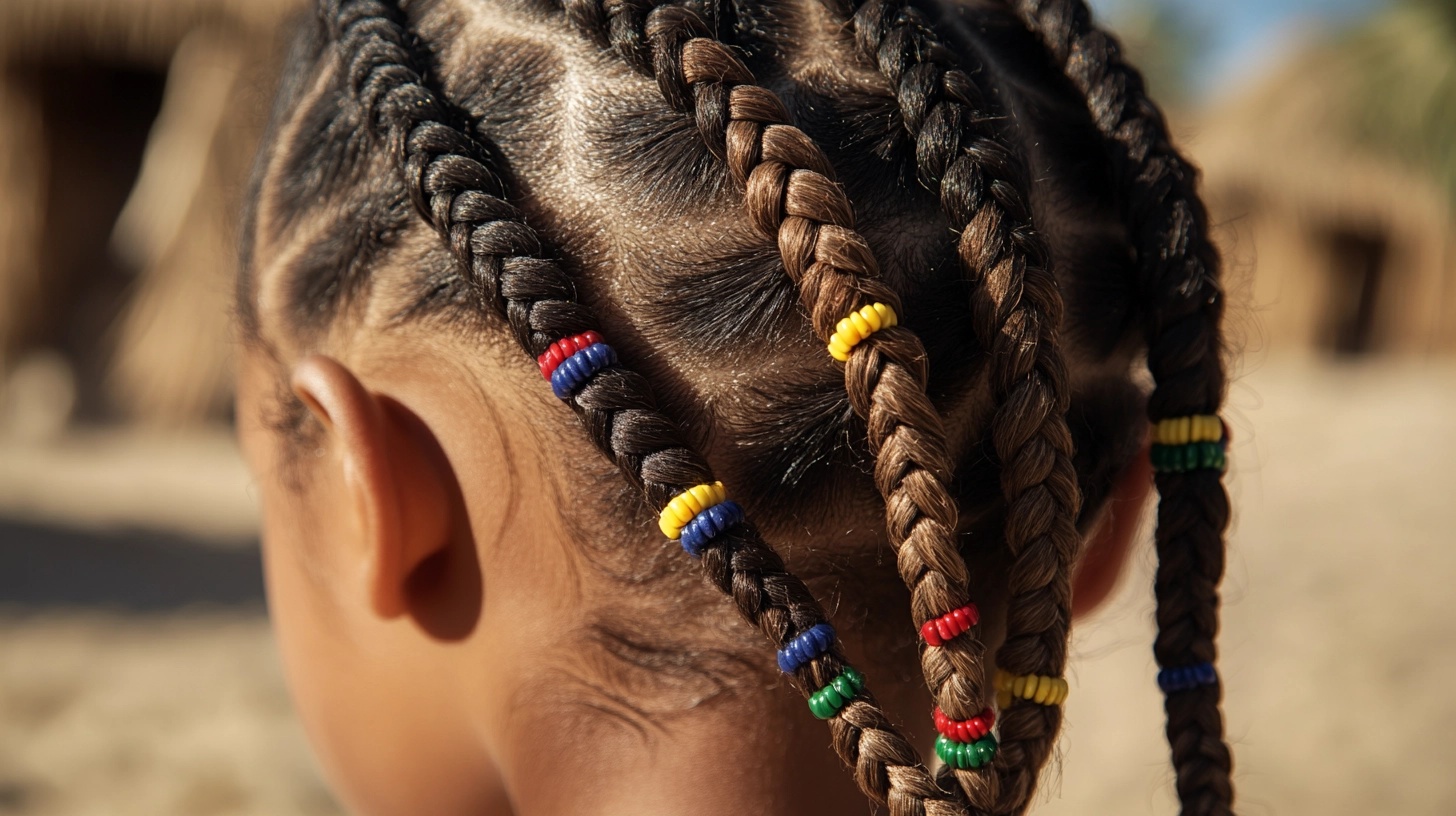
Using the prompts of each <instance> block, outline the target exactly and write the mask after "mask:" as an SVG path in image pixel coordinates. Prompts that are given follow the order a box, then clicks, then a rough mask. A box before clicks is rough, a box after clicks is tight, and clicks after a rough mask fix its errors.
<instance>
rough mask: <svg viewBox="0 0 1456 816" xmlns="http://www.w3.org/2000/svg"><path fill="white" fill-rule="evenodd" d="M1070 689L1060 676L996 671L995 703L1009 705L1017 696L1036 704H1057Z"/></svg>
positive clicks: (1064, 699) (1002, 705)
mask: <svg viewBox="0 0 1456 816" xmlns="http://www.w3.org/2000/svg"><path fill="white" fill-rule="evenodd" d="M1070 690H1071V687H1070V686H1068V685H1067V681H1066V680H1063V679H1062V678H1060V677H1043V676H1041V675H1036V674H1020V675H1017V674H1008V673H1006V672H997V673H996V704H997V705H999V706H1000V707H1002V708H1006V707H1007V706H1009V705H1011V702H1012V700H1014V699H1016V698H1018V697H1019V698H1021V699H1023V700H1030V701H1032V702H1033V703H1036V704H1037V705H1044V706H1059V705H1061V704H1062V703H1064V702H1066V701H1067V694H1068V692H1069V691H1070Z"/></svg>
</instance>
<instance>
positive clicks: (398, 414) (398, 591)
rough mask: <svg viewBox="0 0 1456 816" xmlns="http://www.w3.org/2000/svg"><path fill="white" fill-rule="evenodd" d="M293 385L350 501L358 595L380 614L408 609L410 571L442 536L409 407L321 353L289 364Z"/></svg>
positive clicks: (428, 468) (433, 472)
mask: <svg viewBox="0 0 1456 816" xmlns="http://www.w3.org/2000/svg"><path fill="white" fill-rule="evenodd" d="M292 386H293V389H294V392H295V393H297V395H298V397H299V399H301V400H303V402H304V404H305V405H307V406H308V407H309V410H310V411H312V412H313V414H314V415H315V417H316V418H317V419H318V420H319V422H320V423H321V424H322V425H323V426H324V428H325V431H326V433H327V434H328V436H329V440H328V441H329V446H330V448H331V449H332V450H333V452H334V454H335V455H334V456H333V457H332V464H333V466H334V467H337V468H338V469H339V472H338V474H337V475H338V477H339V478H340V479H341V481H342V485H343V488H344V492H345V494H346V495H347V496H348V497H349V500H350V503H351V506H350V507H349V508H348V512H350V513H351V514H352V515H353V518H354V520H355V528H356V529H357V530H358V531H359V539H360V540H359V541H358V542H357V546H355V547H353V548H352V549H351V550H350V551H348V552H346V553H344V555H345V557H346V558H347V559H348V560H347V561H346V562H345V563H350V562H352V563H353V564H354V565H356V566H357V567H358V570H357V577H358V583H357V586H358V589H359V590H360V592H361V600H362V601H363V602H365V603H367V604H368V605H369V606H370V608H371V609H372V611H373V612H374V613H375V614H376V615H378V616H380V617H383V618H395V617H399V616H400V615H403V614H405V613H406V612H408V611H409V597H408V584H409V579H410V576H411V574H412V573H413V572H414V571H415V570H416V568H418V567H419V566H420V564H421V563H423V562H424V561H425V560H426V559H428V558H429V557H430V556H431V555H433V554H435V553H436V552H438V551H440V550H441V549H443V548H444V547H445V546H446V545H447V544H448V543H449V535H450V533H449V501H448V497H447V492H446V488H445V480H444V478H443V476H442V474H440V473H439V472H438V464H437V463H436V462H434V461H432V459H431V457H430V456H429V455H428V453H427V452H426V451H425V450H423V449H422V445H420V444H419V439H418V435H419V430H418V428H417V427H415V425H416V424H417V423H418V420H416V419H414V418H413V416H412V415H411V414H409V412H408V410H407V409H405V408H404V407H403V406H401V405H400V404H399V403H397V402H395V401H394V400H392V399H390V398H389V397H387V396H383V395H380V394H376V393H373V392H371V391H370V390H369V389H368V388H366V387H365V385H364V383H362V382H361V381H360V380H359V378H358V377H357V376H356V375H355V374H354V372H353V371H351V370H350V369H349V368H347V367H346V366H344V365H343V364H342V363H340V362H339V361H337V360H335V359H333V358H331V357H326V356H323V355H317V354H315V355H309V356H307V357H305V358H303V359H302V360H300V361H299V363H298V364H297V366H295V368H294V371H293V377H292Z"/></svg>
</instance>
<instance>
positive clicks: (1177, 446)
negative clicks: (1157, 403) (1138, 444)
mask: <svg viewBox="0 0 1456 816" xmlns="http://www.w3.org/2000/svg"><path fill="white" fill-rule="evenodd" d="M1227 450H1228V427H1227V426H1226V425H1225V424H1224V422H1223V420H1221V419H1219V418H1218V417H1216V416H1211V415H1206V414H1205V415H1198V416H1185V417H1173V418H1171V419H1165V420H1163V421H1161V422H1159V423H1157V424H1156V425H1154V426H1153V446H1152V450H1151V451H1150V452H1149V457H1150V458H1151V460H1152V463H1153V470H1155V471H1157V472H1158V473H1187V472H1189V471H1192V470H1217V471H1223V470H1224V469H1225V468H1227V467H1228V453H1227Z"/></svg>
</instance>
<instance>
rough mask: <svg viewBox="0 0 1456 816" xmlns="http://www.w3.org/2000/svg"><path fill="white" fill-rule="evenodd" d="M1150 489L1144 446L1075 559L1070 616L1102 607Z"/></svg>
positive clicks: (1133, 536)
mask: <svg viewBox="0 0 1456 816" xmlns="http://www.w3.org/2000/svg"><path fill="white" fill-rule="evenodd" d="M1152 488H1153V468H1152V464H1151V460H1150V459H1149V458H1148V449H1147V447H1146V446H1145V447H1144V448H1143V450H1142V451H1141V452H1139V454H1138V455H1137V456H1135V457H1133V460H1132V462H1130V463H1129V464H1128V466H1127V467H1126V468H1124V469H1123V471H1122V473H1121V474H1120V475H1119V476H1118V477H1117V484H1116V485H1114V486H1113V489H1112V495H1111V496H1110V497H1109V498H1108V501H1107V507H1106V508H1105V509H1104V510H1103V512H1102V517H1101V518H1100V519H1099V520H1098V522H1097V524H1096V526H1095V527H1094V528H1093V530H1092V532H1091V534H1090V535H1089V536H1088V539H1087V544H1086V546H1085V547H1084V548H1083V552H1082V557H1081V559H1080V560H1078V562H1077V568H1076V571H1075V572H1074V573H1073V575H1072V617H1073V618H1079V617H1081V616H1083V615H1085V614H1087V613H1089V612H1091V611H1093V610H1094V609H1096V608H1097V607H1099V606H1101V605H1102V603H1103V601H1106V600H1107V598H1108V597H1109V596H1110V595H1112V591H1113V590H1114V589H1116V588H1117V579H1118V578H1119V577H1121V575H1122V571H1123V568H1124V567H1125V566H1126V565H1127V557H1128V554H1129V553H1130V552H1131V551H1132V546H1133V541H1134V540H1135V539H1136V538H1137V533H1138V529H1139V527H1140V526H1141V522H1142V516H1143V507H1144V506H1145V505H1146V504H1147V499H1148V496H1149V494H1150V493H1151V492H1152Z"/></svg>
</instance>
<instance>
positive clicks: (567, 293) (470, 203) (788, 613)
mask: <svg viewBox="0 0 1456 816" xmlns="http://www.w3.org/2000/svg"><path fill="white" fill-rule="evenodd" d="M325 9H326V13H327V20H326V22H327V24H328V26H329V27H330V30H331V31H332V32H333V33H334V36H335V37H336V38H337V40H338V43H339V49H340V53H341V55H342V57H341V58H342V60H343V61H344V63H345V64H346V68H345V69H346V70H347V72H348V81H349V83H350V88H351V90H352V91H353V94H354V97H355V99H357V100H358V102H359V103H360V105H361V106H362V108H363V112H364V116H365V117H366V118H367V119H368V121H369V122H370V123H371V125H372V126H373V127H376V128H378V129H379V130H381V131H382V133H381V134H380V135H381V136H382V137H384V138H385V139H387V140H388V143H389V146H390V148H391V150H392V151H393V152H394V154H395V156H396V157H397V160H398V163H399V165H400V167H401V169H402V171H403V174H404V178H405V182H406V187H407V189H408V191H409V195H410V198H411V199H412V201H413V202H414V204H415V207H416V208H417V209H418V210H419V212H420V213H421V214H422V215H423V216H424V217H425V218H426V219H428V221H429V222H430V223H431V224H432V225H433V226H434V227H435V229H436V230H437V231H438V232H439V233H440V235H441V237H443V238H444V239H445V240H446V242H447V243H448V244H449V246H450V248H451V250H452V251H453V252H454V254H455V256H456V257H457V259H458V260H459V262H460V264H461V265H462V266H463V267H464V268H465V269H466V270H468V273H469V278H470V280H471V282H472V283H473V285H474V286H475V287H476V288H477V289H478V291H479V294H480V297H481V298H482V299H483V300H484V302H486V303H487V304H489V306H490V307H491V308H492V309H493V310H494V311H496V312H497V313H499V314H501V315H503V316H504V317H505V318H506V319H507V320H508V321H509V323H510V325H511V328H512V330H513V331H514V333H515V335H516V338H517V340H518V341H519V342H520V345H521V347H522V348H523V349H524V350H525V351H526V352H527V353H528V354H530V355H532V356H535V355H537V354H539V353H541V352H542V351H544V350H545V349H546V347H547V346H548V345H549V344H550V343H551V342H553V341H555V340H557V339H559V338H562V337H569V336H572V335H574V334H577V333H580V332H583V331H587V330H590V329H592V328H594V327H596V326H597V325H598V323H597V321H596V320H595V319H594V318H593V316H592V313H591V311H590V310H589V309H588V308H587V307H586V306H585V305H583V304H581V303H579V302H577V301H576V299H575V292H574V287H573V285H572V281H571V280H570V279H569V278H568V277H567V275H566V274H565V273H564V272H563V271H562V270H561V268H560V267H559V266H558V265H557V264H556V263H555V262H553V261H552V260H550V259H548V258H546V257H544V256H543V253H542V247H541V242H540V240H539V239H538V237H537V235H536V233H535V231H534V230H532V229H531V228H530V227H529V226H528V225H527V224H526V223H525V222H524V220H523V218H522V216H521V214H520V213H519V212H518V211H517V210H516V209H515V208H513V207H512V206H511V205H510V204H508V203H506V202H505V201H504V200H503V195H504V190H503V185H502V183H501V182H500V180H499V178H498V175H497V173H496V172H493V171H492V169H491V168H492V166H493V165H494V164H495V162H493V160H492V159H491V158H490V156H489V155H488V152H487V150H486V148H485V147H484V146H483V145H482V144H480V143H479V142H478V140H476V139H474V138H473V137H472V136H470V135H469V134H468V133H467V132H466V131H465V130H463V129H462V128H461V127H459V126H457V125H456V124H455V123H456V122H459V121H461V119H462V117H461V115H460V114H458V113H457V112H455V111H454V110H453V109H452V108H450V107H449V106H448V105H447V103H446V102H444V101H443V100H442V99H441V98H440V96H439V95H438V94H436V93H435V92H434V91H432V90H431V89H430V88H429V87H427V85H426V83H425V80H424V79H423V77H422V71H421V69H420V67H419V65H420V64H421V63H422V62H423V60H422V58H421V57H420V56H419V55H418V54H417V53H416V49H417V48H419V46H417V45H416V44H415V42H414V40H413V38H412V37H411V35H410V34H409V33H408V30H407V28H406V26H405V23H404V17H403V13H402V12H401V11H400V9H399V8H398V6H397V5H396V4H394V3H387V2H382V0H331V2H328V3H327V4H326V6H325ZM791 206H792V205H791ZM845 251H849V250H845ZM861 356H864V355H861ZM570 403H571V406H572V408H573V409H574V410H575V411H576V413H577V415H578V416H579V418H580V419H581V421H582V423H583V425H585V427H586V428H587V431H588V433H589V435H590V437H591V439H592V441H593V442H594V443H595V444H596V445H597V447H598V448H599V449H601V451H602V452H603V453H604V454H606V455H607V456H608V457H609V458H610V459H612V461H613V462H615V463H616V465H617V467H618V468H619V469H620V470H621V472H622V473H623V475H624V476H626V477H627V479H628V480H629V481H631V482H632V483H633V484H634V485H636V486H637V487H638V488H639V489H640V490H641V491H642V494H643V496H644V497H645V498H646V500H647V501H648V503H649V504H650V505H652V506H654V507H661V506H663V505H664V504H666V503H667V502H668V500H669V499H671V498H672V497H673V496H675V495H677V494H678V493H680V492H682V491H683V490H685V489H687V488H688V487H690V486H692V485H696V484H701V483H707V482H711V481H712V480H713V477H712V474H711V472H710V470H709V469H708V466H707V463H706V462H705V461H704V460H703V459H702V457H701V456H699V455H698V454H697V453H695V452H694V451H692V450H691V449H689V448H688V447H687V446H686V445H685V444H684V443H683V442H682V440H681V438H680V436H679V433H678V431H677V429H676V426H675V425H674V423H673V422H672V421H671V420H669V419H668V418H667V417H666V416H664V415H663V414H662V413H660V412H659V411H658V410H657V408H656V407H655V405H656V403H655V401H654V399H653V397H652V394H651V390H650V388H649V386H648V384H647V382H646V380H644V379H643V378H642V377H641V376H640V375H638V374H636V373H634V372H632V371H630V370H629V369H628V368H626V367H625V366H624V365H621V364H617V365H614V366H611V367H608V368H606V369H605V370H603V371H601V372H600V373H598V374H597V375H596V376H595V377H593V378H592V379H591V380H590V382H589V383H588V384H586V385H585V386H584V387H583V388H582V389H581V390H580V391H579V392H578V393H577V394H576V395H575V396H574V397H573V398H572V399H571V400H570ZM702 563H703V567H704V570H705V571H706V573H707V575H708V578H709V580H711V581H712V583H713V584H714V585H716V586H717V587H718V588H719V589H721V590H722V591H723V592H724V593H726V594H728V595H730V596H731V597H732V598H733V600H734V602H735V603H736V604H737V606H738V609H739V611H740V612H741V613H742V614H743V616H744V617H745V618H747V619H748V620H749V621H750V622H752V623H753V624H755V625H756V626H758V628H759V629H760V630H761V631H762V632H763V633H764V634H765V635H766V636H767V637H768V638H769V639H770V640H771V641H772V642H773V643H774V644H775V645H776V646H777V647H780V648H781V647H783V646H784V645H785V644H786V643H787V642H788V641H789V640H790V639H791V638H792V637H793V636H794V635H796V634H798V633H800V632H803V631H805V630H807V629H809V628H810V627H812V626H814V625H815V624H817V623H820V622H822V621H823V620H824V613H823V610H822V609H821V608H820V606H819V604H818V603H817V602H816V601H815V600H814V598H813V597H812V596H811V595H810V593H809V590H808V588H807V587H806V586H805V585H804V584H803V582H802V581H800V580H799V579H798V578H796V577H795V576H793V575H792V574H790V573H789V572H787V571H786V570H785V568H784V565H783V562H782V561H781V560H780V559H779V557H778V555H777V554H775V553H774V551H773V550H771V549H770V548H769V547H768V546H767V545H766V544H765V543H764V542H763V541H762V539H761V538H760V537H759V535H758V533H757V531H756V529H755V528H754V527H753V526H751V525H749V524H742V525H739V526H737V527H735V528H733V529H732V530H731V531H730V532H729V533H726V534H724V535H722V536H720V537H718V538H717V539H715V540H714V543H713V545H712V546H710V547H708V548H707V549H705V550H704V551H703V553H702ZM844 665H845V664H844V663H843V658H842V657H841V655H840V653H839V652H838V650H837V647H836V648H835V649H832V650H831V651H830V652H829V653H828V654H826V655H825V656H823V657H821V658H819V659H816V660H813V661H811V662H809V663H808V664H806V665H805V666H804V667H803V668H801V669H799V670H798V672H797V673H796V676H795V677H794V680H795V685H796V686H797V687H798V688H799V690H800V692H802V693H804V694H805V695H806V696H807V694H808V693H809V692H810V691H814V690H817V689H818V688H820V687H822V686H825V685H827V684H828V683H829V682H830V681H832V680H833V679H834V678H835V677H836V676H837V675H838V674H839V673H840V672H841V671H842V670H843V668H844ZM829 723H830V728H831V730H832V733H833V742H834V747H835V750H836V751H837V752H838V753H839V755H840V757H841V758H842V759H843V760H844V761H845V762H846V763H847V764H849V765H850V766H851V767H853V768H854V770H855V778H856V780H857V781H858V783H859V785H860V787H861V789H862V790H863V791H864V792H865V794H866V795H868V796H869V797H870V798H871V799H873V800H874V801H876V802H879V803H881V804H886V805H888V808H889V811H890V813H892V814H895V816H920V814H944V816H951V815H952V814H964V813H965V812H966V810H965V807H964V805H963V803H961V802H960V801H958V799H957V797H956V796H954V795H952V794H949V793H947V792H945V791H944V790H942V789H941V788H940V787H939V786H938V785H937V784H936V783H935V780H934V779H933V778H932V777H931V776H930V774H929V772H928V771H927V770H926V768H925V766H924V764H923V763H922V762H921V761H920V759H919V757H918V755H917V753H916V751H915V749H914V748H913V747H912V746H911V745H910V744H909V743H908V742H907V741H906V740H905V738H904V737H903V736H901V735H900V734H899V732H898V731H896V730H895V729H894V727H893V726H892V725H891V724H890V722H889V720H888V718H887V717H886V716H885V714H884V713H883V711H881V709H880V708H879V707H878V705H877V704H876V703H875V702H874V699H873V698H872V697H871V696H869V695H868V694H862V695H860V696H858V697H856V698H855V699H854V700H852V701H851V702H849V703H848V704H847V705H846V706H845V707H844V708H843V709H842V710H841V712H840V713H839V715H837V716H835V717H833V718H832V719H830V720H829Z"/></svg>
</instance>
